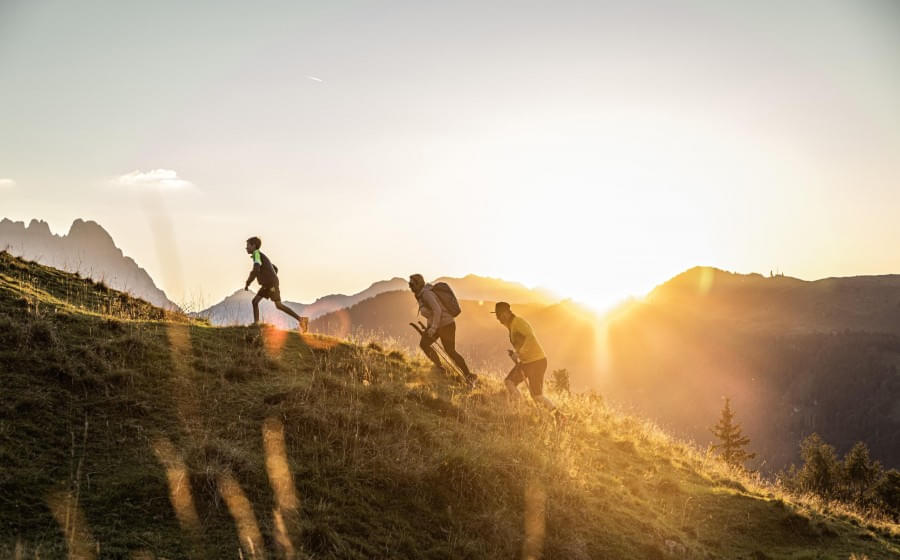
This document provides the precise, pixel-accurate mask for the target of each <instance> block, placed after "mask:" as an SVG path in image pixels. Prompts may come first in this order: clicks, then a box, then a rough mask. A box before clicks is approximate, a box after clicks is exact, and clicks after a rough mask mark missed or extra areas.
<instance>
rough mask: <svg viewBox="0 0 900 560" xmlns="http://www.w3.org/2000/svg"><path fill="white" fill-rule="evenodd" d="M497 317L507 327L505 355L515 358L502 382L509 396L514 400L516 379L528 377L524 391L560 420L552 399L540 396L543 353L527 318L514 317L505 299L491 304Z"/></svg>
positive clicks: (545, 361)
mask: <svg viewBox="0 0 900 560" xmlns="http://www.w3.org/2000/svg"><path fill="white" fill-rule="evenodd" d="M494 313H495V314H496V315H497V320H498V321H500V322H501V323H502V324H503V325H504V326H506V328H507V329H509V341H510V342H511V343H512V345H513V348H515V350H510V351H509V355H510V357H512V359H513V361H515V362H516V367H514V368H513V369H512V371H510V372H509V375H507V376H506V379H505V380H504V383H505V384H506V390H507V391H509V395H510V397H511V398H512V399H513V400H518V399H519V398H520V397H521V396H522V395H521V394H520V393H519V389H518V385H519V383H521V382H523V381H525V380H527V381H528V392H530V393H531V398H532V399H534V401H535V402H537V403H540V404H542V405H543V406H545V407H546V408H547V409H548V410H550V411H551V412H552V413H553V416H554V418H556V420H557V421H562V420H564V417H563V415H562V413H561V412H560V411H559V409H558V408H556V405H555V404H553V401H551V400H550V399H548V398H547V397H546V396H544V394H543V393H544V390H543V389H544V373H546V372H547V356H546V355H545V354H544V349H543V348H541V345H540V343H539V342H538V340H537V337H535V336H534V329H532V328H531V325H529V324H528V321H526V320H525V319H523V318H521V317H517V316H516V315H515V314H514V313H513V312H512V310H511V309H510V307H509V304H508V303H506V302H505V301H500V302H497V304H496V305H495V306H494Z"/></svg>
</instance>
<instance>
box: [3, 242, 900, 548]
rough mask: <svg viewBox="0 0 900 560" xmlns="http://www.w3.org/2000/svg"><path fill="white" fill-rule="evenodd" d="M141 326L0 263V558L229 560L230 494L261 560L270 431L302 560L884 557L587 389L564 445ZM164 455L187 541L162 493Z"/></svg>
mask: <svg viewBox="0 0 900 560" xmlns="http://www.w3.org/2000/svg"><path fill="white" fill-rule="evenodd" d="M92 290H93V291H92ZM94 292H96V294H94ZM73 294H75V295H74V296H73ZM92 294H93V295H92ZM114 300H115V301H118V302H119V304H120V305H118V306H116V305H112V306H110V305H109V302H110V301H114ZM98 311H99V312H102V313H98ZM110 313H111V314H110ZM153 313H154V312H153V310H152V309H146V308H144V307H142V306H141V304H140V302H135V301H131V300H128V299H126V298H125V297H123V296H120V295H119V294H117V293H107V292H105V291H104V290H103V289H102V288H97V287H94V286H93V285H92V284H88V283H85V282H84V281H81V280H79V279H77V278H75V277H73V276H70V275H66V274H63V273H59V272H57V271H53V270H50V269H46V268H43V267H39V266H37V265H32V264H28V263H23V262H21V261H17V260H15V259H11V258H9V257H8V256H6V255H2V254H0V391H2V400H0V465H2V466H3V468H2V469H0V557H7V556H10V555H12V554H13V553H14V551H15V550H16V549H17V548H18V550H20V551H21V552H22V553H23V557H26V558H30V557H32V556H33V553H34V552H38V553H39V554H40V557H41V558H53V557H60V556H62V555H64V552H63V551H64V550H65V548H66V546H67V540H68V545H69V546H70V547H71V548H74V549H77V548H79V547H81V549H82V550H83V551H84V554H85V555H89V554H90V553H93V551H96V550H97V548H98V547H99V550H100V553H101V555H102V556H109V557H128V556H129V555H130V556H131V557H134V558H152V557H165V558H180V557H187V556H194V557H198V558H204V557H209V558H213V557H216V558H229V557H237V556H238V550H239V549H240V548H241V546H242V544H243V545H244V546H245V552H244V557H247V556H248V554H249V548H248V547H249V545H247V544H246V543H247V542H248V541H247V540H246V539H245V540H243V541H239V539H238V529H236V526H240V527H244V530H245V531H246V530H247V529H246V527H247V526H248V525H249V524H250V523H249V522H247V521H244V522H243V525H241V524H238V523H235V522H234V520H233V518H232V515H231V514H230V512H229V511H230V510H229V506H230V507H231V508H232V509H235V510H237V509H240V503H241V500H240V499H239V498H235V494H236V492H235V491H234V490H233V484H231V483H233V482H236V483H237V485H238V486H239V487H240V488H241V489H242V494H243V495H244V496H245V497H246V500H247V503H249V508H247V510H249V511H252V512H253V513H254V514H255V518H256V521H257V524H258V526H259V528H260V531H261V533H262V538H263V540H264V548H265V550H266V554H267V555H268V556H276V554H275V551H277V550H279V549H280V548H279V545H278V535H279V534H280V533H279V531H278V530H277V529H276V524H275V522H274V518H275V516H274V515H273V510H276V509H277V508H276V506H277V504H278V502H277V501H276V498H275V496H274V492H273V488H275V487H277V486H278V485H277V484H276V485H274V486H273V485H272V484H270V482H269V477H268V475H267V466H266V465H267V457H269V458H271V456H272V453H271V452H269V453H268V454H267V452H266V449H271V448H270V447H266V445H264V437H263V434H264V431H263V426H268V427H269V428H271V427H273V426H279V425H280V426H283V434H284V444H285V448H286V451H287V460H288V465H289V468H290V472H291V473H292V475H293V482H294V484H295V485H296V493H297V495H298V496H299V509H298V510H297V511H296V514H295V515H294V514H292V512H291V511H289V510H286V509H282V510H281V512H282V513H283V514H284V515H282V517H283V519H284V521H285V523H284V525H285V526H286V529H285V531H284V533H286V534H288V535H289V538H290V539H291V540H292V546H293V547H294V548H295V550H297V551H298V554H299V555H300V556H308V557H314V558H331V557H337V558H380V557H384V558H387V557H390V558H450V557H453V558H483V557H498V558H512V557H516V556H518V555H519V554H520V553H521V551H522V549H523V546H524V547H527V546H529V543H532V542H538V541H540V542H541V544H542V548H543V552H544V557H545V558H565V559H573V558H663V557H667V556H668V555H669V554H670V553H674V554H675V555H676V556H678V557H687V558H742V557H744V558H848V557H849V556H850V554H851V553H857V554H866V555H868V556H869V557H870V558H873V559H874V558H888V557H891V556H892V555H897V554H900V537H898V531H897V528H896V526H889V525H883V524H871V523H867V522H865V521H860V520H859V519H858V518H856V517H853V516H850V515H846V514H839V515H825V514H824V513H822V511H823V510H821V509H810V508H808V507H804V506H800V505H795V504H792V503H791V502H786V501H782V500H780V499H778V498H777V497H776V496H774V495H771V494H767V492H768V491H767V490H765V489H762V488H760V487H758V486H755V485H752V484H751V483H750V482H749V481H747V480H738V479H737V478H735V477H734V476H730V475H729V473H728V472H727V470H726V469H724V468H723V467H722V466H721V465H720V464H719V463H718V462H716V461H715V460H713V459H711V458H709V457H706V456H704V455H702V454H700V453H698V452H697V451H696V450H694V449H693V448H691V447H689V446H687V445H684V444H682V443H679V442H676V441H672V440H670V439H669V438H667V437H666V436H664V435H663V434H661V433H659V432H658V431H656V430H655V429H653V428H652V427H651V426H648V425H647V424H645V423H644V422H642V421H640V420H638V419H635V418H631V417H627V416H623V415H620V414H617V413H615V412H614V411H611V410H610V409H609V408H607V407H606V406H605V405H604V404H603V403H601V402H594V401H592V400H591V399H589V398H571V399H568V400H567V401H566V402H565V404H564V406H565V407H566V409H567V410H568V411H570V413H571V414H573V416H575V417H576V418H575V421H574V422H572V423H570V425H569V426H567V427H566V428H565V429H563V430H559V429H557V428H556V427H555V426H554V425H553V424H552V422H549V421H548V420H547V418H546V417H545V416H542V415H540V414H538V413H537V412H536V411H534V410H533V409H532V408H530V407H523V408H521V409H520V410H517V411H513V410H509V409H508V408H506V407H505V405H504V399H503V398H502V397H501V396H498V394H497V393H498V392H499V387H498V386H494V385H493V384H490V383H489V384H487V386H486V387H484V388H482V389H480V390H478V391H476V392H475V393H474V394H471V395H466V394H464V393H461V392H459V391H457V389H456V388H455V387H454V386H453V384H452V383H448V382H447V380H446V379H442V378H435V377H431V376H430V375H429V374H428V373H426V371H427V370H426V368H424V367H423V366H422V365H421V364H420V363H418V362H412V361H410V360H409V359H406V358H404V357H402V356H397V355H391V354H388V353H385V352H384V351H381V350H380V349H379V348H363V347H358V346H352V345H348V344H344V343H342V342H340V341H338V340H335V339H330V338H327V337H319V336H306V337H300V336H298V335H297V334H296V333H287V332H284V331H278V330H274V329H267V328H263V329H255V328H212V327H209V326H207V325H204V324H201V323H192V322H188V321H187V320H185V319H184V318H183V317H178V316H173V315H165V316H164V315H153ZM134 317H141V318H137V319H136V318H134ZM560 398H561V399H562V397H560ZM269 433H270V434H271V433H273V432H269ZM274 433H275V434H277V433H279V432H278V430H276V431H275V432H274ZM270 437H271V436H270ZM276 439H278V438H276ZM268 441H271V440H268ZM179 462H183V463H184V464H185V465H186V468H187V471H188V472H189V476H188V477H187V479H185V480H181V481H180V483H179V484H180V487H181V488H182V489H183V491H182V493H181V494H179V496H181V499H182V500H184V496H189V497H190V501H192V503H193V509H194V510H195V511H196V518H195V519H196V520H197V523H198V524H199V527H200V529H199V530H196V529H192V528H191V527H192V525H191V519H194V517H192V515H189V514H185V513H184V509H181V510H179V511H181V512H182V513H181V517H180V518H179V517H178V516H177V515H176V513H175V511H174V509H173V501H171V500H170V498H169V489H170V486H169V485H168V484H167V480H168V479H167V474H168V475H172V474H173V473H175V474H177V472H178V468H177V465H178V464H179ZM276 463H277V461H274V462H273V461H270V466H271V465H272V464H276ZM166 467H168V468H169V470H168V471H167V470H166ZM171 480H174V481H175V482H176V483H178V482H179V481H178V480H177V476H175V477H174V478H172V479H171ZM76 503H77V507H75V504H76ZM54 512H55V513H56V517H54ZM78 512H80V515H79V513H78ZM526 512H531V514H530V515H526ZM542 512H543V513H544V515H541V513H542ZM526 517H527V518H528V519H529V520H530V521H529V522H528V523H526ZM67 519H68V520H69V521H68V522H67V521H66V520H67ZM243 519H246V517H244V518H243ZM541 519H545V520H546V521H545V528H544V529H543V530H541V521H540V520H541ZM57 520H59V521H57ZM179 520H181V521H182V522H183V524H180V523H179ZM67 523H68V525H69V526H74V527H75V530H74V531H73V532H72V534H74V536H73V537H71V539H67V538H65V537H64V536H63V530H61V526H65V525H66V524H67ZM525 527H529V529H528V533H529V534H530V535H531V538H529V539H526V538H525V532H526V531H525ZM250 534H251V538H250V540H251V541H252V533H250ZM541 534H543V538H541ZM97 543H99V544H97ZM254 550H256V552H257V553H258V554H259V553H260V550H259V548H258V547H255V548H254ZM281 550H284V548H281Z"/></svg>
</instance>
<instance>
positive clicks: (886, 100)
mask: <svg viewBox="0 0 900 560" xmlns="http://www.w3.org/2000/svg"><path fill="white" fill-rule="evenodd" d="M898 209H900V2H896V1H893V0H884V1H881V2H876V1H854V2H848V1H846V0H834V1H830V0H811V1H793V2H784V1H777V2H776V1H773V2H763V1H756V2H742V3H738V2H722V1H720V0H717V1H710V2H653V3H645V2H609V3H604V2H600V1H596V0H595V1H589V2H563V1H555V2H522V1H517V2H502V3H501V2H486V1H484V0H480V1H478V2H462V1H454V2H426V1H415V2H396V3H387V2H377V3H376V2H297V1H291V2H222V1H218V2H209V3H205V4H204V3H201V2H163V1H159V0H156V1H153V2H140V3H139V2H122V1H108V2H90V1H80V2H71V1H59V2H51V1H33V0H25V1H21V2H17V1H10V0H0V215H2V216H6V217H10V218H12V219H17V220H26V221H27V220H29V219H31V218H33V217H36V218H41V219H45V220H47V221H48V222H49V223H50V225H51V228H52V229H53V230H54V231H56V232H58V233H64V232H65V231H67V229H68V226H69V225H70V224H71V222H72V220H74V219H75V218H79V217H81V218H85V219H93V220H96V221H98V222H100V223H101V224H102V225H103V226H104V227H106V228H107V230H108V231H109V232H110V233H111V234H112V236H113V238H114V239H115V240H116V242H117V243H118V245H119V246H120V247H121V248H122V249H123V250H124V251H125V252H126V254H128V255H130V256H132V257H134V258H135V259H136V260H137V261H138V262H139V263H140V264H142V265H143V266H144V267H145V268H147V269H148V271H149V272H150V273H151V275H152V276H153V277H154V278H155V279H156V281H157V284H159V285H160V286H161V287H162V288H163V289H165V290H166V291H167V293H168V294H169V295H170V297H172V298H173V299H175V300H176V301H185V300H194V303H197V300H202V302H203V303H206V304H209V303H213V302H215V301H217V300H218V299H220V298H221V297H223V296H224V295H226V294H228V293H230V292H232V291H233V290H235V289H238V288H240V287H242V286H243V281H244V278H245V276H246V273H247V271H248V270H249V265H250V261H249V259H248V258H247V256H246V254H245V253H244V250H243V246H244V240H245V239H246V238H247V237H248V236H250V235H260V236H261V237H262V238H263V243H264V245H263V251H264V252H266V253H267V254H268V255H269V256H270V257H271V258H272V260H273V261H274V262H275V263H276V264H278V265H279V267H280V269H281V277H282V294H283V295H284V296H285V297H286V298H287V299H290V300H294V301H305V300H309V299H311V298H313V297H315V296H318V295H322V294H325V293H332V292H353V291H358V290H360V289H362V288H364V287H366V286H367V285H368V284H369V283H371V282H372V281H375V280H378V279H383V278H388V277H392V276H397V275H402V276H405V275H408V274H410V273H412V272H422V273H424V274H425V275H426V276H430V277H433V276H438V275H444V274H447V275H463V274H466V273H469V272H474V273H478V274H484V275H491V276H500V277H503V278H508V279H515V280H519V281H522V282H524V283H526V284H528V285H543V286H547V287H550V288H552V289H555V290H557V291H558V292H559V293H561V294H563V295H569V296H574V297H575V298H577V299H580V300H582V301H586V302H589V303H594V304H596V305H601V306H602V305H604V304H607V303H609V302H611V301H613V300H615V299H617V298H619V297H623V296H626V295H629V294H640V293H642V292H646V291H647V290H648V289H650V288H652V287H653V286H654V285H655V284H658V283H660V282H662V281H664V280H666V279H667V278H668V277H670V276H672V275H674V274H677V273H678V272H681V271H682V270H684V269H686V268H689V267H691V266H694V265H698V264H704V265H713V266H718V267H720V268H725V269H729V270H736V271H740V272H754V271H755V272H763V273H768V271H769V270H770V269H773V268H779V269H781V270H783V271H784V272H785V273H786V274H788V275H792V276H798V277H801V278H807V279H815V278H820V277H825V276H841V275H853V274H877V273H891V272H894V273H900V249H898V247H900V225H898V224H900V220H898Z"/></svg>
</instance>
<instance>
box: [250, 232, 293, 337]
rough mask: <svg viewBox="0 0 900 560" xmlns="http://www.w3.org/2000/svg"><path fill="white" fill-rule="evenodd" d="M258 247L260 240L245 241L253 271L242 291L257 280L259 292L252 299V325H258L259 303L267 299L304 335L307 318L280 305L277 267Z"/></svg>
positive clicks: (257, 238) (252, 238) (256, 238)
mask: <svg viewBox="0 0 900 560" xmlns="http://www.w3.org/2000/svg"><path fill="white" fill-rule="evenodd" d="M260 247H262V240H260V238H259V237H251V238H250V239H248V240H247V247H246V249H247V253H248V254H249V255H250V258H251V259H253V270H251V271H250V276H248V277H247V282H246V283H245V284H244V290H245V291H246V290H249V289H250V284H251V283H252V282H253V281H254V280H258V281H259V285H260V288H259V291H258V292H256V295H255V296H254V297H253V324H254V325H255V324H256V323H259V302H260V301H261V300H262V299H263V298H267V299H270V300H272V302H274V303H275V307H277V308H278V309H279V310H280V311H282V312H284V313H287V314H288V315H290V316H291V317H293V318H294V319H296V320H297V323H298V328H299V330H300V332H302V333H305V332H306V331H307V330H308V329H309V318H308V317H301V316H300V315H297V313H296V312H295V311H294V310H293V309H291V308H290V307H288V306H287V305H285V304H283V303H281V291H280V290H279V289H278V267H277V266H275V265H274V264H272V261H270V260H269V257H267V256H266V255H264V254H263V253H262V251H260V250H259V249H260Z"/></svg>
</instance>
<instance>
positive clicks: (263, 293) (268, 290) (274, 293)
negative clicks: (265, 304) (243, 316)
mask: <svg viewBox="0 0 900 560" xmlns="http://www.w3.org/2000/svg"><path fill="white" fill-rule="evenodd" d="M256 295H258V296H259V297H262V298H266V299H270V300H272V301H274V302H276V303H281V291H280V290H279V289H278V284H275V285H274V286H260V288H259V291H258V292H256Z"/></svg>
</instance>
